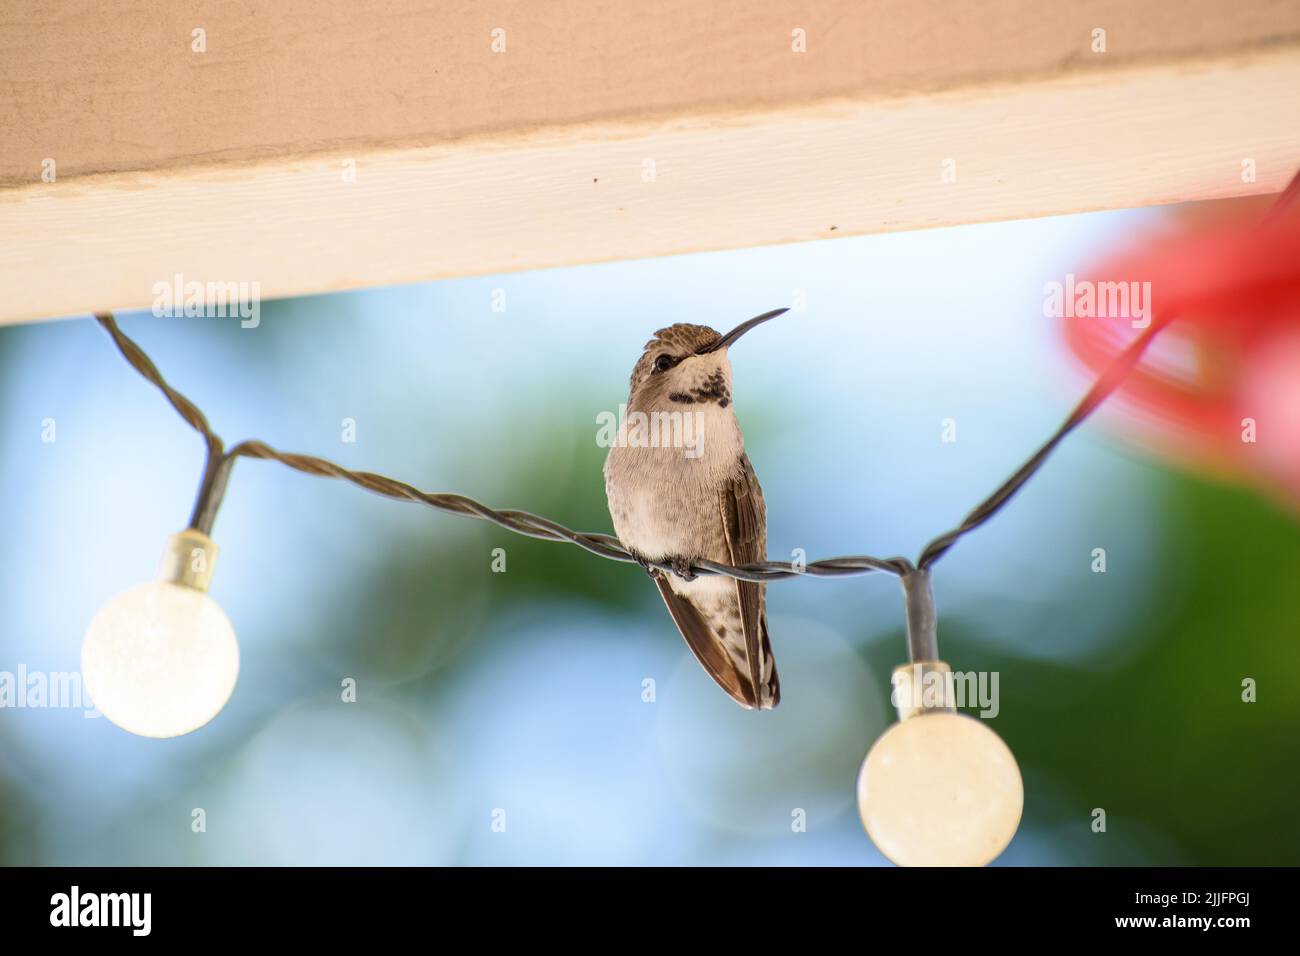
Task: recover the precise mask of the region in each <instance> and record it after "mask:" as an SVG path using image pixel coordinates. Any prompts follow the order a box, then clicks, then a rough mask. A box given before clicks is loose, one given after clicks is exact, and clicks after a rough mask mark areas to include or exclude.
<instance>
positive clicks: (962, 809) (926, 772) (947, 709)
mask: <svg viewBox="0 0 1300 956" xmlns="http://www.w3.org/2000/svg"><path fill="white" fill-rule="evenodd" d="M901 581H902V584H903V595H904V598H905V600H906V604H907V645H908V656H909V657H910V658H911V663H910V664H903V665H901V666H899V667H897V668H895V669H894V675H893V680H892V683H893V687H894V691H893V701H894V704H895V706H896V707H897V708H898V723H896V724H894V725H893V726H892V727H890V728H889V729H888V730H886V731H885V732H884V733H883V734H881V736H880V738H879V739H878V740H877V741H876V743H875V744H874V745H873V746H872V748H871V750H870V751H869V752H868V753H867V758H866V760H864V761H863V762H862V771H861V773H859V774H858V810H859V812H860V813H861V815H862V825H863V826H864V827H866V830H867V833H868V835H870V837H871V839H872V840H873V841H874V842H875V844H876V846H877V847H879V848H880V852H882V853H883V854H885V856H887V857H889V859H891V860H893V861H894V862H895V863H898V864H900V865H902V866H983V865H985V864H986V863H990V862H992V861H993V859H994V858H995V857H997V855H998V854H999V853H1001V852H1002V851H1003V850H1004V849H1006V846H1007V844H1008V843H1010V842H1011V838H1012V837H1013V836H1015V833H1016V828H1017V827H1018V826H1019V825H1020V811H1021V809H1022V808H1023V806H1024V797H1025V792H1024V785H1023V784H1022V783H1021V780H1020V768H1019V767H1018V766H1017V765H1016V758H1015V757H1014V756H1012V754H1011V750H1010V749H1009V748H1008V747H1007V745H1006V744H1005V743H1003V742H1002V738H1001V737H999V736H998V735H997V734H996V733H994V732H993V731H992V730H991V729H990V728H989V726H988V725H987V724H985V723H983V722H982V721H979V720H976V719H975V718H974V717H967V716H965V715H963V714H959V713H957V709H956V701H955V693H954V686H953V680H952V670H951V669H950V668H949V667H948V665H947V664H945V663H944V662H943V661H941V660H939V643H938V628H937V621H936V617H935V611H934V597H933V594H932V592H931V589H930V572H929V571H928V570H918V571H912V572H910V573H908V574H905V575H903V577H902V578H901Z"/></svg>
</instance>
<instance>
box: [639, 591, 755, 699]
mask: <svg viewBox="0 0 1300 956" xmlns="http://www.w3.org/2000/svg"><path fill="white" fill-rule="evenodd" d="M650 577H651V578H653V579H654V582H655V584H656V585H658V586H659V593H660V594H662V595H663V599H664V604H666V605H667V606H668V613H669V614H671V615H672V618H673V623H674V624H676V625H677V630H679V631H681V632H682V637H684V638H685V639H686V646H687V647H689V648H690V649H691V652H692V653H693V654H694V655H695V659H696V660H698V661H699V662H700V665H701V666H702V667H703V668H704V669H705V670H706V671H707V672H708V674H709V676H710V677H712V678H713V679H714V680H715V681H716V682H717V684H718V686H719V687H721V688H722V689H723V690H725V691H726V692H727V693H728V694H730V695H731V696H732V697H733V698H735V700H736V702H737V703H739V704H740V705H741V706H742V707H754V706H756V705H757V700H756V695H755V694H754V688H753V685H752V684H751V683H750V679H749V676H748V675H747V674H742V673H741V672H740V671H739V670H737V669H736V665H735V662H734V661H732V659H731V655H730V654H728V653H727V651H726V648H725V647H724V646H723V645H722V643H721V642H720V641H719V639H718V637H716V636H715V635H714V633H713V631H712V630H711V629H710V628H709V622H708V620H706V619H705V617H704V615H703V614H701V613H700V611H699V609H698V608H697V607H696V606H695V605H694V604H693V603H692V602H691V600H690V598H688V597H686V596H684V595H681V594H678V593H677V592H676V591H674V590H673V586H672V583H671V582H670V581H669V580H668V575H666V574H665V573H664V572H662V571H651V572H650Z"/></svg>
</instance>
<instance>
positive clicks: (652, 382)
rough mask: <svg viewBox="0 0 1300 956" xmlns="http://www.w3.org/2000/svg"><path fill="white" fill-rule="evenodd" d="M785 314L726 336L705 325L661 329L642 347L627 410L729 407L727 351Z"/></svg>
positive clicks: (767, 314) (775, 313) (771, 315)
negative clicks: (702, 405) (707, 404)
mask: <svg viewBox="0 0 1300 956" xmlns="http://www.w3.org/2000/svg"><path fill="white" fill-rule="evenodd" d="M786 311H788V310H787V309H776V310H775V311H772V312H765V313H763V314H762V315H758V316H755V317H754V318H752V319H750V320H749V321H748V322H743V323H741V324H740V325H738V326H737V327H736V328H734V329H732V330H731V331H730V332H728V333H727V334H726V335H721V334H719V333H718V332H717V331H716V330H714V329H711V328H709V327H708V326H707V325H691V324H689V323H686V322H679V323H677V324H676V325H670V326H668V327H667V328H666V329H660V330H659V331H658V332H656V333H655V336H654V338H652V339H651V340H650V341H649V342H647V343H646V344H645V351H644V352H642V353H641V358H640V359H638V360H637V363H636V365H635V366H634V367H633V369H632V381H631V396H630V398H629V400H628V405H629V407H631V408H633V409H636V410H641V411H650V410H660V409H667V408H672V407H676V408H678V409H684V408H685V407H686V406H688V405H693V404H700V403H705V402H716V403H717V404H718V405H720V406H721V407H722V408H726V407H727V406H729V405H730V404H731V363H730V362H729V361H728V360H727V350H728V349H729V348H730V347H731V345H732V344H733V343H734V342H735V341H736V340H737V339H738V338H740V337H741V336H742V335H744V334H745V333H746V332H748V331H749V330H750V329H752V328H754V327H755V326H756V325H760V324H762V323H763V322H766V321H767V320H768V319H774V318H776V317H777V316H778V315H780V314H781V313H783V312H786Z"/></svg>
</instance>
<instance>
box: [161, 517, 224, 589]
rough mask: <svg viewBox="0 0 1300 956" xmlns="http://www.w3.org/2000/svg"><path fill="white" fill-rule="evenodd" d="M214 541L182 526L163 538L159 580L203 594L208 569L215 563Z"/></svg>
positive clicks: (215, 548)
mask: <svg viewBox="0 0 1300 956" xmlns="http://www.w3.org/2000/svg"><path fill="white" fill-rule="evenodd" d="M219 550H220V549H219V548H218V547H217V545H216V543H215V542H214V541H213V540H212V539H211V538H209V537H208V536H207V535H206V534H204V533H203V532H202V531H197V530H195V529H194V528H186V529H185V530H184V531H178V532H177V533H176V534H174V535H172V536H171V537H169V538H168V539H167V549H166V550H165V551H164V552H163V559H162V566H161V567H160V568H159V569H158V577H159V579H160V580H163V581H167V582H169V583H170V584H178V585H180V586H181V587H184V588H193V589H194V590H195V591H202V592H203V593H205V594H206V593H207V590H208V586H209V585H210V584H211V583H212V569H213V567H215V565H216V563H217V552H218V551H219Z"/></svg>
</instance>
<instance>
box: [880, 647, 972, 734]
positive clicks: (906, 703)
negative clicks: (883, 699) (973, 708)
mask: <svg viewBox="0 0 1300 956" xmlns="http://www.w3.org/2000/svg"><path fill="white" fill-rule="evenodd" d="M889 682H890V684H891V685H893V691H892V692H891V694H890V701H891V702H892V703H893V705H894V707H896V708H897V709H898V719H899V720H900V721H901V720H907V719H908V718H909V717H915V716H917V715H918V714H936V713H943V714H955V713H956V712H957V694H956V690H955V688H954V685H953V679H952V668H951V667H949V666H948V665H947V664H945V663H944V662H943V661H912V662H911V663H910V664H899V665H898V666H897V667H895V668H894V673H893V674H892V675H891V677H890V679H889Z"/></svg>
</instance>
